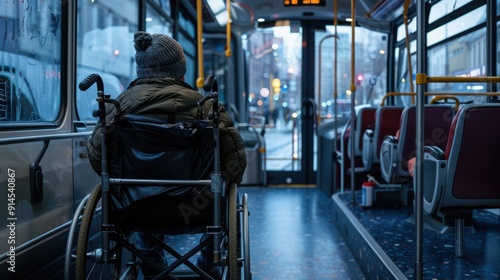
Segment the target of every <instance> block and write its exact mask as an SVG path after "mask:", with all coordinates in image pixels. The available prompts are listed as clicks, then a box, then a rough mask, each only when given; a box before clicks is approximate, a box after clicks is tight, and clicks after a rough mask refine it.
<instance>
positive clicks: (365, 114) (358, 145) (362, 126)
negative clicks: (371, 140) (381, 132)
mask: <svg viewBox="0 0 500 280" xmlns="http://www.w3.org/2000/svg"><path fill="white" fill-rule="evenodd" d="M376 111H377V108H374V107H364V108H361V109H360V110H359V112H358V114H357V115H356V122H355V127H354V133H351V134H350V136H354V155H355V156H360V155H361V154H362V151H363V134H364V133H365V130H367V129H373V126H374V124H375V112H376ZM348 141H349V142H348V148H347V153H348V156H349V158H350V157H351V140H350V139H349V140H348Z"/></svg>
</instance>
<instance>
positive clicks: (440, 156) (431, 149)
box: [424, 146, 445, 160]
mask: <svg viewBox="0 0 500 280" xmlns="http://www.w3.org/2000/svg"><path fill="white" fill-rule="evenodd" d="M424 153H426V154H429V155H430V156H432V157H433V158H435V159H437V160H444V159H445V158H444V152H443V150H441V149H440V148H439V147H437V146H424Z"/></svg>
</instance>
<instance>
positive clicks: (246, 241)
mask: <svg viewBox="0 0 500 280" xmlns="http://www.w3.org/2000/svg"><path fill="white" fill-rule="evenodd" d="M242 211H243V213H242V214H243V220H242V229H243V240H242V245H241V246H242V248H243V254H242V255H243V273H244V275H243V279H245V280H250V279H252V274H251V272H250V227H249V222H248V215H249V213H250V212H249V211H248V195H247V194H243V198H242Z"/></svg>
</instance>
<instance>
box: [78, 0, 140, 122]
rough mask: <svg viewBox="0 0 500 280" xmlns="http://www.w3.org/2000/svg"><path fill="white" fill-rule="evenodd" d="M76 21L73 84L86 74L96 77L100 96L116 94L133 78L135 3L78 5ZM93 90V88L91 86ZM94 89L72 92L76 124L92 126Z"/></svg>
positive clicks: (112, 1)
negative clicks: (101, 85)
mask: <svg viewBox="0 0 500 280" xmlns="http://www.w3.org/2000/svg"><path fill="white" fill-rule="evenodd" d="M78 11H79V12H78V19H77V22H78V24H77V28H78V30H77V43H78V50H77V65H78V66H77V71H76V74H77V83H79V82H81V81H82V80H83V79H84V78H85V77H86V76H87V75H88V74H90V73H98V74H99V75H101V77H102V79H103V83H104V93H105V94H109V95H111V96H112V97H116V96H117V95H118V94H120V93H121V92H122V91H123V89H124V87H125V86H127V85H128V84H129V83H130V81H132V80H133V79H134V77H135V75H136V73H135V72H136V70H135V60H134V56H135V50H134V45H133V40H134V33H135V32H136V31H137V30H138V24H137V16H136V15H137V13H138V7H137V2H136V1H133V0H126V1H120V0H110V1H98V2H97V1H96V2H90V1H79V2H78ZM93 87H95V85H94V86H93ZM95 98H96V89H95V88H94V89H92V88H90V89H89V90H88V91H87V92H82V91H80V90H79V89H77V90H76V109H77V114H78V117H79V119H80V120H82V121H90V122H95V121H96V118H94V117H92V111H93V110H95V109H96V108H97V103H96V101H95Z"/></svg>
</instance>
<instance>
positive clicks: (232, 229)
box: [227, 184, 241, 280]
mask: <svg viewBox="0 0 500 280" xmlns="http://www.w3.org/2000/svg"><path fill="white" fill-rule="evenodd" d="M237 200H238V191H237V190H236V184H230V185H229V211H228V212H229V213H228V231H229V232H228V240H229V241H228V242H229V245H228V262H227V265H228V268H229V274H228V279H235V280H237V279H240V276H241V275H240V269H239V267H238V204H237V203H238V201H237Z"/></svg>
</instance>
